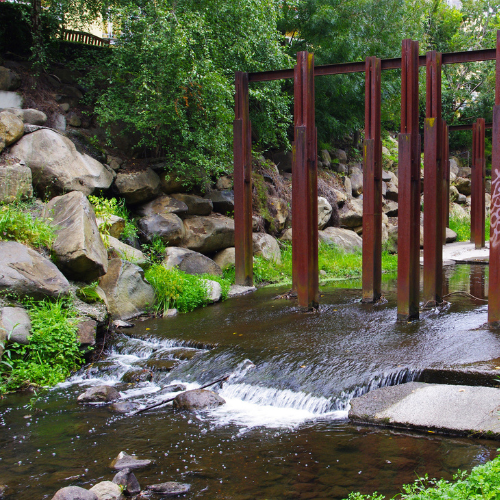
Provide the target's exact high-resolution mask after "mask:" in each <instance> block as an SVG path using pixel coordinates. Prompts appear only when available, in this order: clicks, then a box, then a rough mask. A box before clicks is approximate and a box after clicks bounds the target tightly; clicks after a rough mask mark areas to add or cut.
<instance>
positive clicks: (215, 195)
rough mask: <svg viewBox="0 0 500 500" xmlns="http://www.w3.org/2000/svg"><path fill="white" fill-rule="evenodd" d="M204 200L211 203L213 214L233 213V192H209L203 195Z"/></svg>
mask: <svg viewBox="0 0 500 500" xmlns="http://www.w3.org/2000/svg"><path fill="white" fill-rule="evenodd" d="M205 198H206V199H209V200H211V201H212V204H213V207H214V212H217V213H219V214H223V215H227V214H232V213H234V192H233V191H229V190H227V191H211V192H210V193H208V194H206V195H205Z"/></svg>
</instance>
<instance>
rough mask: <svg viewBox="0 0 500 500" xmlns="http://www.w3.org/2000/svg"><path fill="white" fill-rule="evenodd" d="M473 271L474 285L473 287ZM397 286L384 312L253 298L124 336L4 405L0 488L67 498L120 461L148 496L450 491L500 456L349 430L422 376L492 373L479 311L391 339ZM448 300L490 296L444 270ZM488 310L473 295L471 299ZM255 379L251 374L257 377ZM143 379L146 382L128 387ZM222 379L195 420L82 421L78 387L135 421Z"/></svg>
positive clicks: (336, 297)
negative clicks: (95, 359) (426, 485)
mask: <svg viewBox="0 0 500 500" xmlns="http://www.w3.org/2000/svg"><path fill="white" fill-rule="evenodd" d="M471 269H472V272H471ZM394 287H395V284H394V281H386V282H385V283H384V290H385V291H384V293H385V297H386V299H387V300H386V301H385V302H384V303H382V304H378V305H370V304H361V303H360V302H359V299H360V295H361V294H360V290H356V289H341V288H335V287H333V286H331V285H328V286H324V287H323V288H322V297H321V308H320V312H319V313H311V314H303V313H301V312H299V311H298V309H297V308H296V306H295V303H294V302H292V301H287V300H284V299H278V300H274V297H275V296H276V295H278V294H279V293H281V292H283V290H280V289H278V288H267V289H261V290H259V291H258V292H256V293H255V294H253V295H247V296H243V297H239V298H235V299H232V300H230V301H227V302H224V303H222V304H217V305H214V306H211V307H207V308H205V309H201V310H198V311H195V312H193V313H190V314H187V315H180V316H178V317H176V318H172V319H168V320H161V319H150V320H147V321H144V322H138V323H137V325H136V326H135V327H134V328H132V329H129V330H127V331H126V332H125V334H122V335H118V336H117V337H116V339H115V340H114V343H113V347H112V352H110V355H109V357H108V358H107V360H106V361H104V362H100V363H97V364H95V365H94V366H91V367H86V369H84V370H82V371H81V373H79V374H77V375H75V376H74V377H73V378H72V380H70V381H69V382H67V383H65V384H61V385H60V386H59V387H58V388H56V389H54V390H52V391H50V392H49V393H48V394H46V395H44V396H43V397H42V398H41V399H40V401H39V402H38V403H37V404H36V407H37V410H36V411H35V410H33V409H31V408H30V407H28V406H26V405H27V403H28V399H29V398H26V397H24V396H21V395H15V396H12V397H9V398H8V399H7V400H5V401H3V402H0V426H1V427H0V428H1V433H0V450H1V451H0V459H1V460H0V483H5V484H7V485H8V486H9V490H8V492H7V496H6V498H16V499H25V498H26V499H28V498H32V497H33V496H36V497H37V498H40V497H41V498H51V496H52V495H53V493H54V492H55V491H56V490H57V489H58V488H60V487H62V486H67V485H70V484H79V485H83V486H85V487H88V486H89V485H91V484H94V483H95V482H97V481H99V480H104V479H111V478H112V477H113V472H112V471H111V469H109V464H110V462H111V460H112V459H113V458H114V457H115V456H116V455H117V454H118V452H119V451H121V450H125V451H128V452H129V453H136V454H137V455H139V456H141V457H147V458H151V459H153V460H154V464H153V465H152V466H151V467H150V468H148V469H144V470H142V471H139V472H137V474H136V475H137V477H138V478H139V480H140V482H141V484H142V485H144V484H150V483H155V482H163V481H167V480H179V481H184V482H189V483H191V484H192V485H193V492H194V493H193V495H194V496H198V497H203V498H228V499H253V498H255V499H260V498H269V499H271V498H280V499H281V498H300V499H307V498H330V499H337V498H343V497H345V496H347V495H348V493H349V491H351V490H360V491H363V492H366V493H368V492H372V491H374V490H378V491H379V492H382V493H385V494H389V495H393V494H395V493H396V492H397V490H398V489H399V488H400V486H401V484H403V483H405V482H410V481H413V480H414V479H415V477H416V475H418V474H423V473H424V472H426V473H428V474H429V475H430V476H439V477H441V476H444V477H446V478H450V477H451V476H452V475H453V474H454V473H455V472H456V470H457V468H461V469H470V468H471V467H472V466H474V465H477V464H479V463H483V462H484V461H486V460H489V459H491V458H493V457H494V456H496V451H495V450H496V446H495V443H493V442H488V441H481V440H467V439H459V438H446V437H439V436H436V435H434V434H429V435H423V434H420V435H419V434H412V433H405V432H394V431H390V430H382V429H372V428H363V427H356V426H352V425H351V424H349V422H348V420H347V409H348V406H349V400H350V399H351V398H352V397H353V396H356V395H360V394H362V393H364V392H366V391H368V390H371V389H375V388H377V387H380V386H383V385H393V384H397V383H404V382H407V381H410V380H414V379H415V378H416V377H418V375H419V374H420V372H421V371H422V370H423V369H426V368H447V367H453V366H457V365H470V364H474V363H477V362H484V361H489V360H494V359H496V358H498V357H499V353H500V334H499V332H498V331H494V330H491V329H489V328H488V327H487V326H484V325H485V322H486V320H487V306H486V305H485V304H486V303H485V302H481V301H478V300H474V299H472V298H471V297H469V296H463V295H462V296H461V295H451V296H450V297H449V301H450V303H449V304H447V305H446V306H444V307H442V308H440V309H439V310H437V309H434V310H428V311H424V312H423V313H422V314H421V319H420V321H418V322H412V323H397V322H396V321H395V318H396V305H395V299H396V296H395V292H394ZM445 289H446V293H449V292H454V291H464V292H467V293H470V294H472V295H473V296H475V297H480V298H484V297H485V296H486V295H487V268H485V267H482V268H481V267H478V266H455V267H453V268H447V269H446V270H445ZM481 294H482V295H481ZM253 365H254V366H253ZM144 370H151V371H152V373H153V376H152V380H146V381H143V382H139V383H134V384H125V383H124V381H130V380H131V379H132V380H133V379H134V377H135V376H138V377H140V375H141V373H145V372H144ZM225 374H231V378H230V380H229V381H228V383H227V384H226V385H225V386H224V387H223V388H222V389H219V390H218V391H219V393H220V394H221V396H223V397H224V398H225V399H226V401H227V404H226V405H224V406H222V407H219V408H218V409H216V410H211V411H209V412H204V413H199V414H185V413H176V412H174V411H173V410H172V409H171V407H169V406H165V407H161V408H158V409H155V410H153V411H151V412H148V413H143V414H140V415H136V416H127V415H121V414H116V413H113V412H112V411H111V410H110V409H109V408H106V407H96V406H93V407H92V406H78V405H77V404H76V403H75V399H76V396H77V395H78V394H79V393H80V392H82V386H86V385H95V384H102V383H103V382H105V383H111V384H114V385H116V386H117V388H118V389H119V390H120V391H121V393H122V396H123V397H124V398H125V399H127V400H128V401H130V402H133V403H135V404H136V405H137V406H138V407H140V406H141V405H142V406H145V405H148V404H153V403H155V402H158V401H160V400H162V399H165V398H167V397H169V396H170V395H171V394H169V393H168V392H165V391H164V390H162V388H164V387H165V386H168V385H169V384H172V383H178V382H181V383H184V384H186V385H187V387H188V388H194V387H199V386H200V385H203V384H205V383H208V382H210V381H212V380H215V379H217V378H219V377H220V376H222V375H225Z"/></svg>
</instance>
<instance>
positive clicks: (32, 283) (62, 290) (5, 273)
mask: <svg viewBox="0 0 500 500" xmlns="http://www.w3.org/2000/svg"><path fill="white" fill-rule="evenodd" d="M0 290H8V291H9V292H14V293H17V294H19V295H21V296H25V295H28V296H31V297H35V298H42V297H44V296H48V297H59V296H63V295H68V293H69V283H68V280H67V279H66V278H65V277H64V276H63V275H62V273H61V271H59V269H57V267H56V266H55V265H54V264H53V263H52V262H50V260H48V259H46V258H45V257H42V256H41V255H40V254H39V253H37V252H35V251H34V250H32V249H31V248H29V247H27V246H24V245H21V243H17V242H16V241H0Z"/></svg>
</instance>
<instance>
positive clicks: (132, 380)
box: [121, 369, 153, 384]
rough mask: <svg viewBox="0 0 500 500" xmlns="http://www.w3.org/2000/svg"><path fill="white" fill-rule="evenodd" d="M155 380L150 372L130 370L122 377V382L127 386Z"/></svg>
mask: <svg viewBox="0 0 500 500" xmlns="http://www.w3.org/2000/svg"><path fill="white" fill-rule="evenodd" d="M151 380H153V374H152V373H151V371H150V370H146V369H142V370H140V369H139V370H129V371H128V372H125V373H124V374H123V375H122V378H121V381H122V382H125V383H126V384H138V383H140V382H150V381H151Z"/></svg>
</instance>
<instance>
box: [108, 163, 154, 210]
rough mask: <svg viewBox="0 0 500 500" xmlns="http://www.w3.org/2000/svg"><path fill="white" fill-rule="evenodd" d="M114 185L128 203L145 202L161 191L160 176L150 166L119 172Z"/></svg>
mask: <svg viewBox="0 0 500 500" xmlns="http://www.w3.org/2000/svg"><path fill="white" fill-rule="evenodd" d="M115 187H116V189H117V190H118V193H119V194H120V196H121V197H122V198H125V201H126V202H127V203H128V204H129V205H136V204H139V203H145V202H146V201H149V200H152V199H153V198H156V196H158V195H159V194H160V192H161V188H160V178H159V177H158V175H157V174H156V173H155V172H154V171H153V170H151V169H150V168H148V169H146V170H142V171H139V172H119V173H118V175H117V176H116V180H115Z"/></svg>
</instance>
